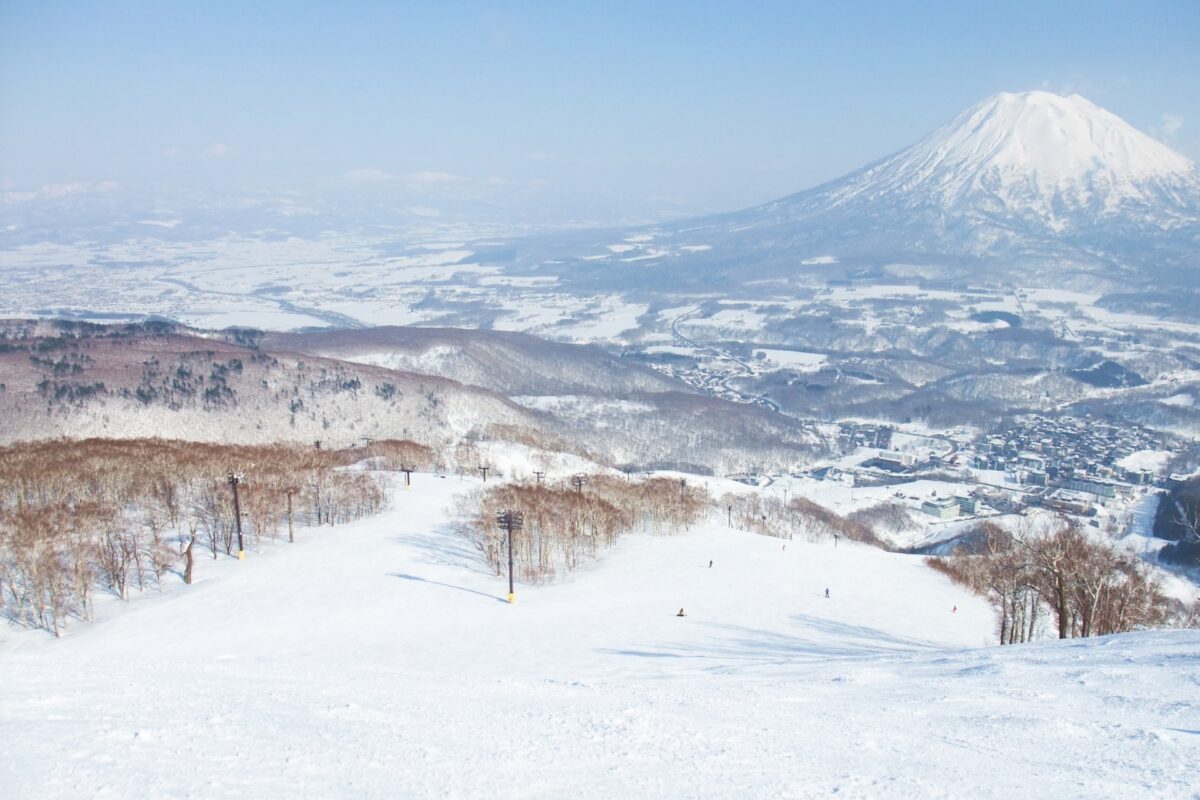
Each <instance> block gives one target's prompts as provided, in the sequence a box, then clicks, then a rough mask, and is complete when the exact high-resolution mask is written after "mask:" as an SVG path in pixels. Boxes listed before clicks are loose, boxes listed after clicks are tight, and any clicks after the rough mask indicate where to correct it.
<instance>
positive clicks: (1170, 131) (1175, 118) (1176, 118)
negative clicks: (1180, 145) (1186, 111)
mask: <svg viewBox="0 0 1200 800" xmlns="http://www.w3.org/2000/svg"><path fill="white" fill-rule="evenodd" d="M1182 127H1183V116H1182V115H1180V114H1163V115H1162V131H1163V134H1164V135H1165V136H1166V137H1167V138H1168V139H1170V138H1172V137H1174V136H1175V134H1177V133H1179V130H1180V128H1182Z"/></svg>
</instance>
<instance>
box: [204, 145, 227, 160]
mask: <svg viewBox="0 0 1200 800" xmlns="http://www.w3.org/2000/svg"><path fill="white" fill-rule="evenodd" d="M231 149H232V148H230V146H229V145H227V144H222V143H221V142H217V143H216V144H210V145H209V146H208V147H206V148H204V151H203V152H202V153H201V155H203V156H204V157H205V158H223V157H225V156H227V155H229V152H230V150H231Z"/></svg>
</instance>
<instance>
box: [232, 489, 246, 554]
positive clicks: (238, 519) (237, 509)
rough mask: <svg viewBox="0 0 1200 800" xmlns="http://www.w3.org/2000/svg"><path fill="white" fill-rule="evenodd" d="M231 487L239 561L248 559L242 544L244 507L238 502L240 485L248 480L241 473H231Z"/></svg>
mask: <svg viewBox="0 0 1200 800" xmlns="http://www.w3.org/2000/svg"><path fill="white" fill-rule="evenodd" d="M228 477H229V485H230V486H232V487H233V520H234V525H235V526H236V527H237V537H238V561H244V560H245V559H246V548H245V546H244V544H243V542H242V506H241V503H240V502H238V485H239V484H240V483H241V482H242V481H244V480H246V476H245V475H243V474H242V473H240V472H230V473H229V476H228Z"/></svg>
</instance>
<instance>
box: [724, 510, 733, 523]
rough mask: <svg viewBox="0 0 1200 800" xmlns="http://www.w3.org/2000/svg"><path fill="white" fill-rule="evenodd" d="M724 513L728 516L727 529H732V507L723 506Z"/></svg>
mask: <svg viewBox="0 0 1200 800" xmlns="http://www.w3.org/2000/svg"><path fill="white" fill-rule="evenodd" d="M725 513H726V514H727V515H728V516H729V527H731V528H732V527H733V506H725Z"/></svg>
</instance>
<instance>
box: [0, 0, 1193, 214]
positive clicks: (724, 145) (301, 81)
mask: <svg viewBox="0 0 1200 800" xmlns="http://www.w3.org/2000/svg"><path fill="white" fill-rule="evenodd" d="M1198 42H1200V2H1158V3H1155V2H1140V3H1132V2H1128V3H1112V2H1100V1H1099V0H1092V1H1091V2H1086V3H1073V2H1051V3H1046V2H1041V3H1021V2H1012V3H997V4H976V3H967V2H958V3H869V2H848V3H836V4H834V3H820V4H806V3H799V2H793V3H771V2H762V3H703V2H691V3H673V2H653V3H646V2H640V3H624V2H605V3H567V2H563V3H558V4H552V3H517V2H513V3H454V4H451V3H403V2H396V3H368V2H354V3H351V2H346V3H319V2H316V3H272V2H256V3H222V2H205V3H198V2H197V3H182V2H179V3H172V2H156V3H139V2H121V1H120V0H112V2H103V3H100V2H96V3H54V2H19V1H17V0H2V2H0V170H2V172H3V181H4V185H5V188H6V189H8V190H15V189H21V190H34V189H37V188H38V187H41V186H46V185H50V184H98V183H102V182H114V183H117V184H120V185H121V186H123V187H127V188H131V189H132V188H146V189H153V190H156V191H163V192H179V193H185V192H194V191H209V192H211V191H217V190H220V191H260V190H261V191H295V192H298V193H301V194H317V195H322V196H325V195H327V196H336V195H338V194H339V193H342V192H357V193H359V194H361V195H366V196H369V195H370V193H372V192H401V193H407V195H409V196H411V197H412V198H415V200H414V202H418V201H420V202H428V203H430V204H432V205H436V204H438V203H439V202H447V201H448V200H450V199H454V198H468V199H470V198H486V199H487V200H488V202H490V203H493V204H499V205H500V206H503V205H504V204H505V203H506V202H511V204H512V205H513V208H514V209H515V210H519V211H520V213H522V214H527V215H534V216H536V215H537V214H539V213H542V212H545V213H550V212H551V211H553V212H554V213H557V214H562V213H569V214H571V215H574V216H578V217H580V218H595V219H598V220H603V219H607V218H613V219H616V218H618V217H620V216H621V215H622V214H623V213H625V212H626V211H628V210H630V209H636V210H638V211H639V212H640V211H642V210H645V213H669V212H671V211H672V210H675V211H689V212H690V211H702V210H723V209H732V208H738V207H741V206H745V205H749V204H752V203H756V202H760V201H765V200H768V199H770V198H773V197H776V196H779V195H783V194H787V193H790V192H793V191H797V190H800V189H803V188H807V187H809V186H812V185H814V184H817V183H820V182H821V181H824V180H827V179H830V178H834V177H837V176H838V175H841V174H843V173H845V172H847V171H850V170H852V169H854V168H856V167H858V166H861V165H862V164H864V163H866V162H868V161H871V160H874V159H875V158H878V157H880V156H882V155H885V154H887V153H889V152H892V151H895V150H897V149H899V148H901V147H904V146H906V145H908V144H910V143H912V142H913V141H915V140H916V139H918V138H919V137H920V136H922V135H923V134H925V133H927V132H928V131H929V130H931V129H932V128H934V127H936V126H937V125H939V124H941V123H943V122H945V121H946V120H948V119H949V118H950V117H952V116H954V115H955V114H956V113H958V112H959V111H961V110H963V109H964V108H966V107H968V106H970V105H971V104H973V103H975V102H978V101H979V100H981V99H983V98H984V97H986V96H987V95H989V94H992V93H993V92H996V91H1002V90H1009V91H1014V90H1024V89H1030V88H1047V89H1050V90H1053V91H1059V92H1063V93H1068V92H1078V93H1080V94H1083V95H1084V96H1085V97H1088V98H1089V99H1091V100H1092V101H1093V102H1096V103H1097V104H1099V105H1102V106H1104V107H1106V108H1108V109H1109V110H1111V111H1113V112H1115V113H1117V114H1118V115H1120V116H1122V117H1124V118H1125V119H1127V120H1128V121H1129V122H1131V123H1132V124H1134V125H1135V126H1137V127H1139V128H1141V129H1142V130H1146V131H1150V132H1153V133H1155V134H1156V135H1158V136H1159V137H1160V138H1163V139H1164V140H1166V141H1168V142H1169V143H1170V144H1171V145H1172V146H1174V147H1175V148H1176V149H1178V150H1180V151H1181V152H1183V153H1185V154H1186V155H1188V156H1190V157H1191V158H1193V159H1198V158H1200V45H1197V43H1198ZM539 209H541V211H539Z"/></svg>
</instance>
